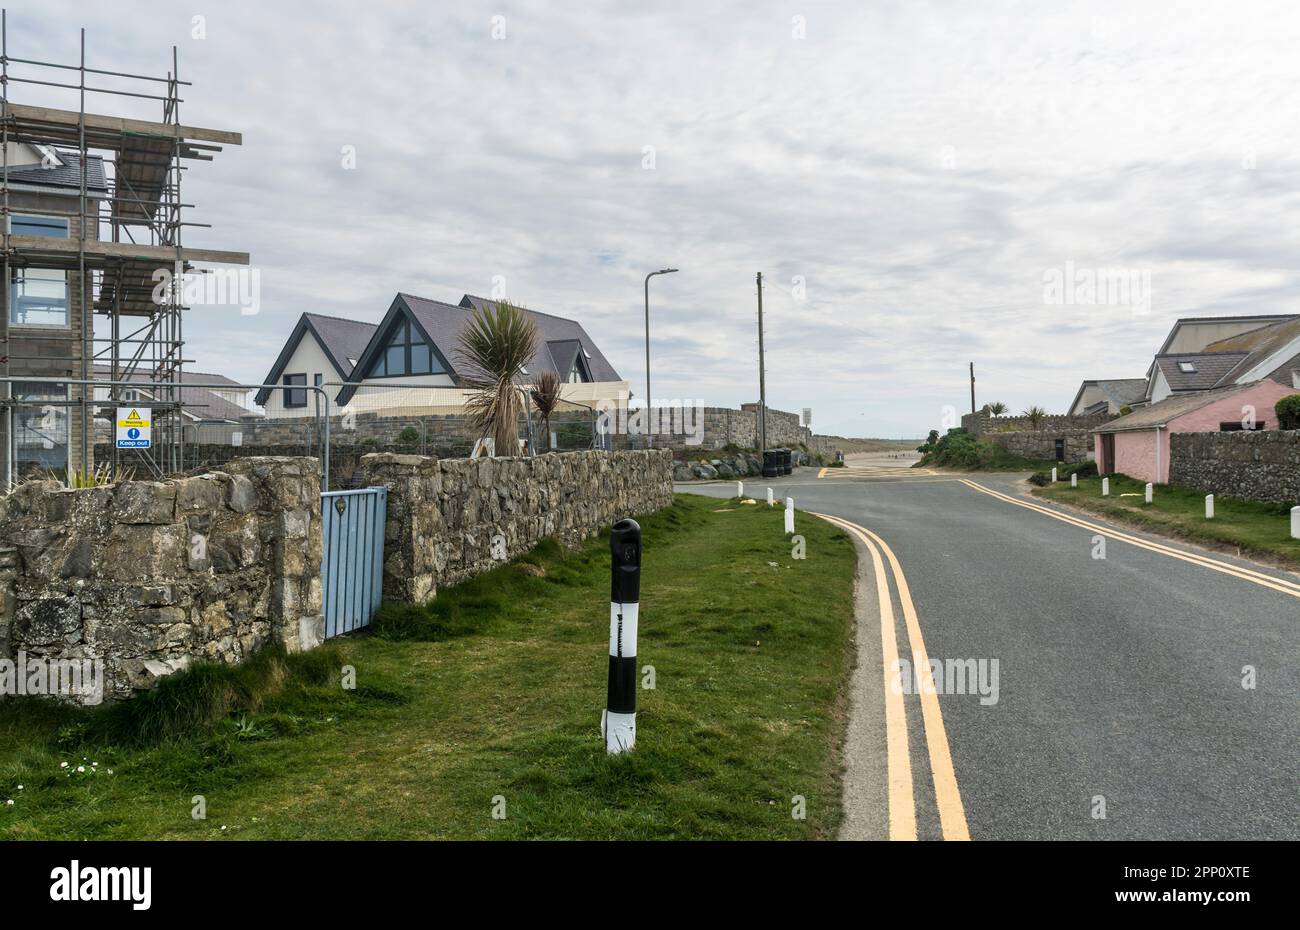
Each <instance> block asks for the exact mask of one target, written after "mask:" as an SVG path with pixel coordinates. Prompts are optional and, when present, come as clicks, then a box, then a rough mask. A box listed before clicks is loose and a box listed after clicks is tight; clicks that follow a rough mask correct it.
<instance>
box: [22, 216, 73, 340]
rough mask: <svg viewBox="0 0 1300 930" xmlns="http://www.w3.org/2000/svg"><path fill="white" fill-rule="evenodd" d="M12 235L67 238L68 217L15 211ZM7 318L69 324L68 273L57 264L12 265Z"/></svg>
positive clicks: (25, 323) (29, 323) (38, 323)
mask: <svg viewBox="0 0 1300 930" xmlns="http://www.w3.org/2000/svg"><path fill="white" fill-rule="evenodd" d="M9 231H10V232H11V233H13V235H15V236H47V237H50V238H53V239H66V238H68V221H67V220H66V219H64V218H61V217H56V216H29V215H25V214H16V215H14V216H11V217H10V218H9ZM9 322H10V324H11V325H13V326H58V327H66V326H67V325H68V273H67V272H66V271H61V270H59V269H56V268H15V269H14V270H13V275H12V276H11V278H10V280H9Z"/></svg>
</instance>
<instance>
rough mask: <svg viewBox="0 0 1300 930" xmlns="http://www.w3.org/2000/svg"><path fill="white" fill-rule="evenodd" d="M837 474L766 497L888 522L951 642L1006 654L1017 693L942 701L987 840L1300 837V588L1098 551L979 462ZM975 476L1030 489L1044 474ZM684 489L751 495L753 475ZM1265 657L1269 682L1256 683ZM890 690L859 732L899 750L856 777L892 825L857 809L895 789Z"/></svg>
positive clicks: (868, 637)
mask: <svg viewBox="0 0 1300 930" xmlns="http://www.w3.org/2000/svg"><path fill="white" fill-rule="evenodd" d="M836 471H837V470H831V471H830V472H828V476H827V477H825V478H822V479H818V478H817V471H816V470H814V469H800V470H799V473H797V474H796V475H792V476H790V477H788V478H778V479H771V480H768V479H750V480H748V481H747V482H746V491H747V493H748V494H749V495H751V496H754V497H756V498H758V499H759V500H760V501H761V500H763V497H764V494H765V490H764V489H765V488H766V487H768V486H770V487H772V488H773V489H774V491H775V493H776V495H777V496H778V498H784V497H786V496H787V495H788V496H792V497H793V498H794V500H795V507H796V511H797V515H796V531H797V529H798V525H799V522H800V521H803V520H809V519H814V518H813V517H811V516H809V515H806V514H804V513H798V511H818V512H822V513H826V514H829V515H834V516H838V517H841V518H844V519H846V520H849V521H852V522H854V523H856V524H859V525H861V526H862V527H865V528H866V529H868V530H871V531H872V532H874V533H875V534H877V535H878V537H879V539H880V540H881V541H883V543H885V544H886V545H887V547H888V548H889V549H892V551H893V552H894V553H895V554H896V556H897V559H898V562H899V564H900V566H901V568H902V571H903V572H904V574H905V576H906V581H907V584H908V587H909V588H910V593H911V598H912V600H913V601H914V603H915V616H916V619H917V621H918V623H919V627H920V630H921V631H922V632H923V635H924V646H925V647H926V649H927V650H928V654H929V658H930V659H931V660H932V661H934V660H941V661H943V660H949V659H975V660H983V661H984V663H985V666H984V667H985V669H986V670H988V671H989V673H990V674H991V669H992V665H991V661H990V660H993V659H996V660H997V662H998V673H997V679H996V680H997V684H998V688H997V700H996V703H988V697H989V694H988V689H985V692H986V693H985V695H984V702H982V701H981V696H980V694H978V693H967V694H940V695H939V697H938V702H939V703H938V706H939V708H941V711H942V713H941V716H942V727H941V728H940V729H941V730H943V731H946V741H947V744H948V746H949V747H950V752H951V760H952V771H953V773H954V775H955V780H956V784H957V786H958V788H959V790H960V806H961V808H962V809H963V811H964V815H965V821H966V824H967V825H968V827H969V834H970V837H971V838H972V839H1297V838H1300V778H1298V777H1297V775H1298V774H1300V773H1298V772H1297V761H1298V759H1300V756H1298V750H1300V738H1298V737H1300V597H1296V596H1293V595H1290V594H1288V593H1285V592H1283V591H1278V590H1274V589H1271V588H1268V587H1265V586H1263V585H1261V584H1258V583H1253V582H1251V581H1248V580H1245V579H1242V578H1238V577H1234V576H1232V575H1229V574H1225V573H1223V572H1221V571H1216V570H1213V569H1211V568H1207V567H1205V566H1204V565H1200V564H1190V563H1189V562H1187V561H1182V560H1180V559H1178V558H1175V557H1171V556H1170V555H1167V554H1163V553H1160V552H1156V551H1151V550H1149V549H1146V548H1142V547H1139V546H1137V545H1132V544H1129V543H1126V542H1123V541H1120V540H1117V539H1113V538H1106V539H1105V558H1104V559H1103V558H1094V557H1093V556H1094V553H1095V551H1096V547H1097V543H1096V539H1095V537H1096V536H1097V535H1098V534H1097V533H1096V532H1095V531H1094V530H1092V529H1088V528H1081V527H1077V526H1073V525H1069V524H1067V523H1065V522H1061V521H1059V520H1057V519H1053V518H1052V517H1049V516H1047V515H1044V514H1041V513H1038V512H1035V511H1032V510H1029V509H1026V508H1023V507H1019V506H1016V505H1015V504H1012V503H1010V502H1007V501H1004V500H1000V499H998V498H995V497H992V496H989V495H987V494H983V493H980V492H979V491H977V490H975V489H973V488H971V487H970V486H969V485H967V484H964V483H962V482H961V481H960V480H958V478H957V476H939V475H936V476H918V475H915V474H914V473H912V472H907V473H905V474H904V473H900V474H899V476H898V477H894V476H893V475H892V474H890V473H884V472H880V471H878V470H877V471H873V472H872V475H873V476H872V477H862V478H854V477H846V476H844V475H843V473H841V474H835V472H836ZM965 477H968V478H971V479H972V480H974V481H976V482H977V483H979V484H981V485H984V486H986V487H988V488H991V489H994V490H997V491H1000V492H1003V493H1007V494H1010V495H1012V496H1015V497H1017V498H1018V499H1022V500H1023V499H1026V498H1023V497H1021V491H1022V489H1023V482H1022V481H1021V478H1022V477H1023V476H1010V475H973V476H965ZM678 490H679V491H686V492H690V493H699V494H707V495H712V496H718V497H730V496H733V495H734V494H735V483H734V482H728V483H713V484H688V485H679V486H678ZM1036 503H1039V504H1040V506H1041V502H1036ZM1052 509H1055V510H1057V512H1059V513H1069V512H1068V511H1064V510H1060V509H1057V508H1052ZM1083 519H1086V520H1088V521H1089V522H1091V523H1094V524H1099V525H1101V526H1103V527H1114V524H1108V523H1106V522H1105V521H1102V520H1100V519H1098V518H1096V517H1092V516H1086V517H1083ZM1116 529H1118V530H1120V531H1121V532H1124V533H1127V534H1129V535H1130V536H1133V537H1137V538H1139V539H1146V540H1155V541H1158V542H1160V543H1161V544H1163V545H1166V546H1169V547H1171V548H1174V549H1176V550H1178V551H1180V552H1188V553H1194V554H1198V555H1200V556H1202V557H1208V558H1212V559H1214V560H1215V561H1216V562H1218V563H1220V564H1223V565H1226V566H1247V567H1249V568H1250V569H1252V570H1254V571H1257V572H1261V573H1262V574H1264V575H1265V576H1267V577H1276V578H1283V579H1290V580H1291V582H1292V583H1294V582H1296V581H1298V580H1300V578H1297V576H1296V575H1294V574H1288V573H1285V572H1279V571H1274V570H1270V569H1266V568H1262V567H1261V566H1259V565H1256V564H1253V563H1250V562H1246V561H1243V560H1239V559H1235V558H1231V557H1228V556H1223V555H1219V554H1217V553H1211V552H1208V551H1207V550H1202V549H1198V548H1197V547H1194V546H1191V545H1187V544H1182V543H1175V542H1170V541H1169V540H1163V539H1160V538H1159V537H1153V536H1149V535H1147V534H1143V533H1138V532H1135V531H1133V530H1129V529H1126V528H1120V527H1117V528H1116ZM860 551H861V546H860ZM815 557H816V553H815V552H809V553H808V558H815ZM876 598H877V594H876V590H875V589H874V587H871V586H866V587H865V589H864V590H860V599H861V600H862V601H864V603H866V604H867V605H868V608H869V609H868V612H867V616H868V619H869V620H870V622H864V620H863V616H862V613H861V612H860V614H859V640H860V642H861V643H862V644H863V652H862V653H861V654H860V657H859V658H860V662H863V663H865V664H870V663H879V662H880V661H881V659H880V656H881V645H880V644H881V641H882V630H881V627H880V626H879V625H878V624H879V616H880V613H881V611H880V610H879V604H878V603H877V602H876ZM890 598H891V602H892V604H893V605H894V612H895V614H896V615H897V616H896V626H895V630H896V632H897V635H898V643H899V653H900V655H903V656H909V655H911V650H910V649H909V646H908V638H907V637H908V633H907V630H906V626H905V623H904V617H903V613H904V612H903V610H902V609H901V606H902V605H901V596H900V593H899V592H898V590H897V584H896V582H895V584H894V587H893V588H891V589H890ZM872 623H875V624H877V625H876V626H875V627H874V628H873V627H872V625H871V624H872ZM873 642H874V645H873ZM1247 666H1250V667H1253V669H1254V670H1255V671H1254V675H1255V686H1254V687H1253V688H1248V687H1243V678H1244V677H1245V676H1246V675H1247V674H1248V671H1244V670H1245V669H1246V667H1247ZM876 669H880V666H879V665H877V666H876ZM868 672H869V673H870V674H868V676H866V679H865V680H866V681H867V682H868V683H870V682H871V681H872V676H873V675H874V676H875V677H874V681H875V682H876V683H877V685H878V687H879V690H880V692H883V691H885V690H886V689H885V687H884V677H883V672H877V671H873V670H871V669H868ZM966 690H967V691H972V690H974V689H972V688H970V687H968V688H967V689H966ZM868 697H869V699H868V700H866V701H865V702H864V701H857V702H855V703H856V705H857V707H856V710H855V714H857V716H858V718H859V719H857V721H856V727H857V729H858V730H859V732H860V733H865V734H866V738H867V741H868V742H871V741H872V740H873V739H874V740H878V747H879V755H878V756H873V757H872V758H870V759H867V760H863V759H861V758H859V759H857V760H856V761H855V760H854V758H852V757H850V759H849V761H848V765H849V768H850V772H849V776H850V777H849V779H848V780H849V783H850V785H851V784H852V782H853V780H854V779H853V775H854V770H855V769H856V770H857V776H858V779H859V781H861V780H863V779H865V780H866V782H867V784H866V785H865V786H859V789H858V790H857V791H855V792H853V795H854V797H852V798H851V797H850V796H849V793H848V792H846V804H848V805H849V807H850V810H849V811H848V814H849V818H850V820H852V819H854V815H855V813H856V815H857V820H858V822H860V823H866V824H869V825H874V826H872V827H871V828H870V830H869V831H868V832H871V830H874V831H875V832H877V833H880V832H882V831H885V829H886V828H885V827H884V826H883V825H884V824H885V823H886V822H887V820H886V815H887V812H880V811H874V812H873V811H857V812H855V811H854V810H852V806H853V805H854V804H860V805H867V804H870V805H874V806H875V807H879V806H880V805H881V804H882V803H884V802H883V801H882V798H884V796H885V792H884V789H883V786H882V785H879V784H873V781H879V780H880V779H883V778H884V774H883V773H884V772H885V765H884V761H883V760H884V758H885V755H886V729H887V728H886V721H885V719H884V718H885V712H884V710H883V706H884V704H885V702H884V700H882V699H880V698H879V696H878V695H869V696H868ZM920 700H921V699H920V698H919V697H918V696H917V695H915V694H910V693H909V694H906V695H905V696H904V698H903V701H904V706H905V710H906V717H907V719H906V730H907V734H908V739H907V745H908V747H909V748H910V754H909V755H910V761H909V763H908V764H909V766H910V768H911V771H912V775H913V777H912V788H911V792H910V794H911V796H912V798H913V799H914V802H915V818H916V833H917V835H918V837H919V838H921V839H927V838H941V837H942V836H943V835H945V831H944V830H943V829H941V826H940V823H939V817H938V815H937V812H936V790H935V781H936V779H935V778H934V774H935V773H934V772H933V771H932V767H933V762H934V756H933V747H932V746H928V744H927V741H930V742H932V741H933V739H934V734H933V733H927V727H926V726H923V720H922V718H923V710H924V708H923V707H922V706H921V705H920ZM864 718H865V719H864ZM860 748H861V747H859V749H860ZM927 749H930V752H929V753H927ZM858 755H861V752H860V751H859V753H858ZM854 798H858V799H860V800H854ZM1099 799H1104V800H1099ZM1102 804H1104V811H1103V809H1102V807H1101V805H1102ZM1103 812H1104V817H1102V816H1098V815H1099V814H1100V813H1103Z"/></svg>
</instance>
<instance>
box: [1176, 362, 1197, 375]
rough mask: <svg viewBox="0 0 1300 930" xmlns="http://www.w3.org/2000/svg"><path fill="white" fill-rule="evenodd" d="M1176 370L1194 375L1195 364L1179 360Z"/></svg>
mask: <svg viewBox="0 0 1300 930" xmlns="http://www.w3.org/2000/svg"><path fill="white" fill-rule="evenodd" d="M1178 370H1179V371H1181V372H1182V373H1183V374H1185V375H1194V374H1196V366H1195V365H1193V364H1192V363H1191V362H1179V363H1178Z"/></svg>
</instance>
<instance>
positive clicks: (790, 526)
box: [785, 497, 794, 533]
mask: <svg viewBox="0 0 1300 930" xmlns="http://www.w3.org/2000/svg"><path fill="white" fill-rule="evenodd" d="M785 531H786V533H793V532H794V498H793V497H787V498H786V499H785Z"/></svg>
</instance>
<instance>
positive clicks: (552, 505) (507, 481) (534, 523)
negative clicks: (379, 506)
mask: <svg viewBox="0 0 1300 930" xmlns="http://www.w3.org/2000/svg"><path fill="white" fill-rule="evenodd" d="M361 468H362V470H363V471H364V472H365V474H366V476H367V478H368V481H367V483H368V484H370V485H380V484H382V485H386V486H387V487H388V524H387V527H386V530H385V536H384V598H385V599H386V600H403V601H409V602H412V603H423V602H425V601H428V600H429V599H430V598H432V597H433V596H434V595H435V593H436V592H437V589H438V586H439V585H445V584H454V583H456V582H459V581H463V580H465V579H466V578H471V577H473V576H475V575H478V574H481V573H482V572H485V571H487V570H488V569H491V568H495V567H497V566H499V565H501V564H502V561H503V557H504V559H510V558H513V557H515V556H516V555H519V554H520V553H523V552H527V551H528V550H529V549H531V548H533V547H534V546H535V545H537V543H539V542H541V541H542V540H543V539H545V538H547V537H557V538H558V539H559V540H560V541H561V542H563V543H565V544H568V545H572V544H575V543H577V542H580V541H581V540H583V539H586V538H588V537H591V536H594V535H596V534H598V533H599V532H600V531H601V530H603V529H606V528H607V527H609V526H610V525H612V524H613V523H614V522H615V521H617V520H619V519H621V518H622V517H627V516H635V515H639V514H648V513H652V512H654V511H656V510H660V509H662V508H664V507H668V506H670V505H671V504H672V499H673V485H672V453H671V452H670V451H668V450H666V449H665V450H659V449H654V450H648V451H635V452H603V451H588V452H570V453H566V454H563V455H554V454H552V455H540V456H536V457H533V458H497V459H488V458H484V459H477V460H473V461H471V460H468V459H457V460H447V459H434V458H427V457H424V456H418V455H396V454H393V453H378V454H372V455H366V456H364V457H363V458H362V460H361ZM494 537H496V538H499V539H500V540H501V542H502V543H503V544H504V545H503V546H497V547H494V546H493V539H494ZM494 548H495V549H496V551H495V552H494Z"/></svg>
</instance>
